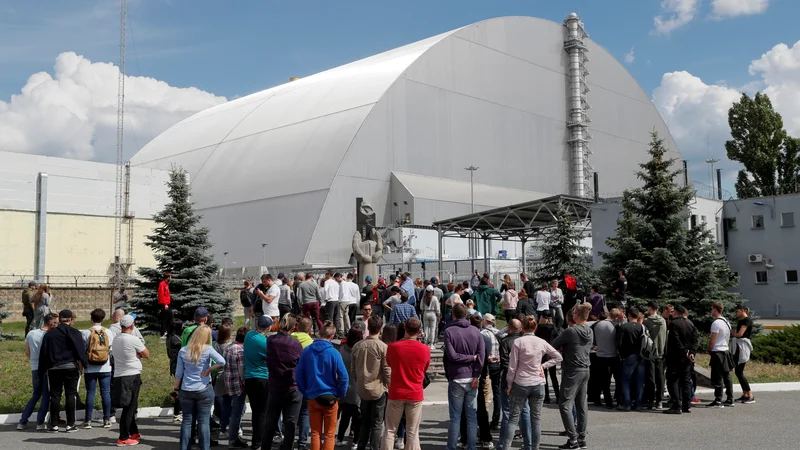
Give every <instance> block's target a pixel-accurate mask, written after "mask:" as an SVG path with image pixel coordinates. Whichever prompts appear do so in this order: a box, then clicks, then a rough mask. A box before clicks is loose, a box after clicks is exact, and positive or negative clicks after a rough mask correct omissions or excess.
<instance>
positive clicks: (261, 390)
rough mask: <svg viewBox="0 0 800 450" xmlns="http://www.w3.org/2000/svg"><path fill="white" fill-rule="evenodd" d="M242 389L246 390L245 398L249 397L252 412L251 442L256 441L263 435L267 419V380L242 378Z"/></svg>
mask: <svg viewBox="0 0 800 450" xmlns="http://www.w3.org/2000/svg"><path fill="white" fill-rule="evenodd" d="M244 390H245V392H247V398H249V399H250V409H251V410H252V413H253V417H252V421H253V442H257V441H258V439H259V438H260V437H261V436H262V435H263V432H264V423H265V422H266V420H267V416H266V408H267V399H268V398H269V390H268V389H267V380H266V379H265V378H247V379H245V380H244ZM270 447H271V446H267V447H266V448H267V449H268V448H270ZM254 448H256V447H254Z"/></svg>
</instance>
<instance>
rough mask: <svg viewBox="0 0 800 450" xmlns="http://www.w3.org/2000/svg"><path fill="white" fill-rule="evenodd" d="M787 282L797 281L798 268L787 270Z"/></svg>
mask: <svg viewBox="0 0 800 450" xmlns="http://www.w3.org/2000/svg"><path fill="white" fill-rule="evenodd" d="M786 282H787V283H797V282H798V279H797V270H787V271H786Z"/></svg>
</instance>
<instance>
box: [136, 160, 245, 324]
mask: <svg viewBox="0 0 800 450" xmlns="http://www.w3.org/2000/svg"><path fill="white" fill-rule="evenodd" d="M167 187H168V188H169V193H168V195H169V198H170V199H171V202H170V203H169V204H167V205H166V207H165V208H164V210H163V211H161V212H159V213H158V214H156V215H155V216H153V219H154V220H155V222H156V223H157V224H159V226H158V227H157V228H156V229H155V230H154V234H153V235H151V236H147V242H146V243H145V245H147V246H148V247H150V248H151V249H153V254H154V256H155V259H156V261H157V266H156V267H141V268H139V269H138V270H137V271H138V273H139V276H140V279H139V280H136V281H135V285H136V293H135V295H134V296H133V298H132V299H131V306H132V309H133V311H135V312H136V313H137V314H138V317H137V319H140V320H142V321H143V322H145V323H147V324H148V325H151V326H154V327H158V324H159V323H160V321H159V305H158V284H159V283H160V282H161V279H162V277H163V274H164V272H165V271H167V270H171V271H172V282H171V283H170V285H169V289H170V298H171V306H170V307H171V308H172V309H173V311H174V312H175V315H176V317H181V318H183V319H191V318H192V317H193V316H194V310H195V309H196V308H198V307H200V306H203V307H205V308H206V309H208V312H209V313H211V314H212V316H213V319H214V321H215V322H219V321H220V320H221V319H222V318H223V317H230V315H231V307H232V298H231V297H229V296H226V295H224V292H223V287H222V284H221V283H220V282H219V280H218V279H217V277H216V273H217V270H218V267H217V265H216V264H215V263H214V261H213V260H212V258H211V256H210V255H209V254H208V250H209V249H210V248H211V243H210V242H209V241H208V228H204V227H200V226H199V225H198V223H199V222H200V216H198V215H197V214H195V212H194V209H193V207H192V203H191V201H190V200H189V194H190V193H189V183H188V182H187V179H186V172H185V171H183V170H182V169H175V170H172V171H171V172H170V175H169V181H168V182H167Z"/></svg>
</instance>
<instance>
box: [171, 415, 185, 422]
mask: <svg viewBox="0 0 800 450" xmlns="http://www.w3.org/2000/svg"><path fill="white" fill-rule="evenodd" d="M181 422H183V414H177V415H174V416H172V423H181Z"/></svg>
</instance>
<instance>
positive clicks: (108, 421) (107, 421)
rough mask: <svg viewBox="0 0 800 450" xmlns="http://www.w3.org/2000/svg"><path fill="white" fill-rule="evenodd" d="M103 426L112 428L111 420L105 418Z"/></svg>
mask: <svg viewBox="0 0 800 450" xmlns="http://www.w3.org/2000/svg"><path fill="white" fill-rule="evenodd" d="M103 428H111V421H110V420H103Z"/></svg>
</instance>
